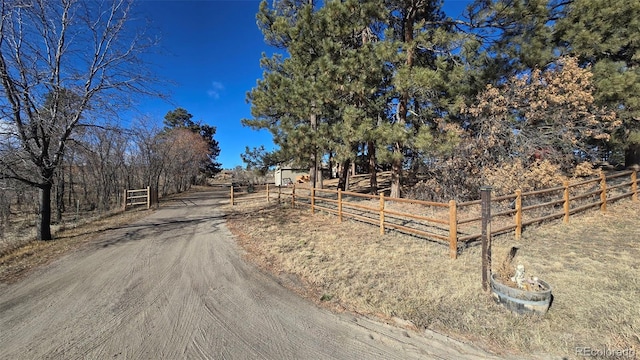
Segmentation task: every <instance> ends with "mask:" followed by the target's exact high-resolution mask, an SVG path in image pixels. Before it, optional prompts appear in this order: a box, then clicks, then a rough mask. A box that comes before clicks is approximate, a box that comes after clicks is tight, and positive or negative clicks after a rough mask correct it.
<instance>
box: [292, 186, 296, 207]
mask: <svg viewBox="0 0 640 360" xmlns="http://www.w3.org/2000/svg"><path fill="white" fill-rule="evenodd" d="M291 207H292V208H295V207H296V184H293V189H292V190H291Z"/></svg>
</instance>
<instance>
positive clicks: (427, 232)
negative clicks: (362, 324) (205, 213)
mask: <svg viewBox="0 0 640 360" xmlns="http://www.w3.org/2000/svg"><path fill="white" fill-rule="evenodd" d="M273 198H277V201H278V203H281V202H283V201H286V202H289V201H290V203H291V206H292V207H297V206H308V207H309V208H310V211H311V213H312V214H314V213H315V212H316V211H322V212H325V213H328V214H333V215H336V216H337V217H338V221H339V222H342V221H343V219H344V218H351V219H355V220H358V221H361V222H365V223H369V224H372V225H375V226H378V227H379V228H380V234H384V233H385V230H387V229H393V230H397V231H400V232H403V233H407V234H411V235H415V236H419V237H422V238H426V239H429V240H431V241H435V242H438V243H442V244H445V245H448V246H449V254H450V257H451V258H452V259H455V258H456V257H457V254H458V252H459V251H460V250H461V249H462V248H464V247H466V246H468V245H469V244H470V243H471V242H473V241H476V240H478V239H480V237H481V236H482V232H481V222H482V214H481V211H480V205H481V201H480V200H473V201H466V202H459V203H457V202H456V201H454V200H451V201H449V202H448V203H441V202H433V201H424V200H413V199H405V198H390V197H386V196H384V194H383V193H380V194H379V195H370V194H361V193H357V192H351V191H342V190H340V189H338V190H333V189H317V188H310V187H297V186H296V185H293V186H292V187H275V188H274V187H273V185H272V186H271V187H270V186H269V184H267V185H256V186H253V187H246V186H245V187H234V186H231V189H230V204H232V205H235V204H237V203H238V202H239V201H244V200H252V199H253V200H256V199H264V200H266V201H267V202H269V201H271V200H273ZM624 198H631V199H632V200H633V201H637V200H638V179H637V172H636V171H635V170H633V171H623V172H618V173H613V174H609V175H605V174H604V173H601V176H600V177H598V178H594V179H588V180H583V181H578V182H573V183H570V182H568V181H565V182H564V183H563V184H562V185H561V186H556V187H552V188H548V189H540V190H535V191H528V192H522V191H520V190H516V192H515V193H514V194H507V195H500V196H495V197H493V198H492V199H491V208H492V211H491V219H490V220H491V222H492V230H491V234H492V235H499V234H506V233H509V232H512V231H513V233H514V236H515V238H516V239H520V237H521V235H522V229H523V228H524V227H526V226H528V225H531V224H537V223H542V222H545V221H549V220H554V219H559V218H562V219H563V222H565V223H567V222H569V217H570V215H573V214H576V213H579V212H583V211H586V210H588V209H591V208H596V207H599V208H600V211H602V212H604V211H606V209H607V204H609V203H611V202H614V201H617V200H620V199H624ZM460 214H464V217H463V218H460Z"/></svg>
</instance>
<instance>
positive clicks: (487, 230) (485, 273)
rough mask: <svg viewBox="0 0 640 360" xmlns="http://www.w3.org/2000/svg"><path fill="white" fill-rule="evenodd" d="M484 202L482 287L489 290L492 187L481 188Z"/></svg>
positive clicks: (482, 201) (482, 202)
mask: <svg viewBox="0 0 640 360" xmlns="http://www.w3.org/2000/svg"><path fill="white" fill-rule="evenodd" d="M480 195H481V204H482V289H483V290H485V291H488V290H489V279H490V277H491V187H489V186H483V187H481V188H480Z"/></svg>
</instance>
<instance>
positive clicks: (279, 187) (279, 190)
mask: <svg viewBox="0 0 640 360" xmlns="http://www.w3.org/2000/svg"><path fill="white" fill-rule="evenodd" d="M281 196H282V186H278V204H280V197H281Z"/></svg>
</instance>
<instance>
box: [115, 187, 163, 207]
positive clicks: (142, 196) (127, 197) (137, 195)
mask: <svg viewBox="0 0 640 360" xmlns="http://www.w3.org/2000/svg"><path fill="white" fill-rule="evenodd" d="M123 199H124V201H123V205H122V209H123V210H127V208H131V207H134V206H139V205H145V206H146V207H147V209H149V208H151V204H155V203H157V201H158V192H157V191H154V189H152V188H151V187H149V186H147V187H146V188H145V189H134V190H129V189H125V190H124V198H123Z"/></svg>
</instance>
